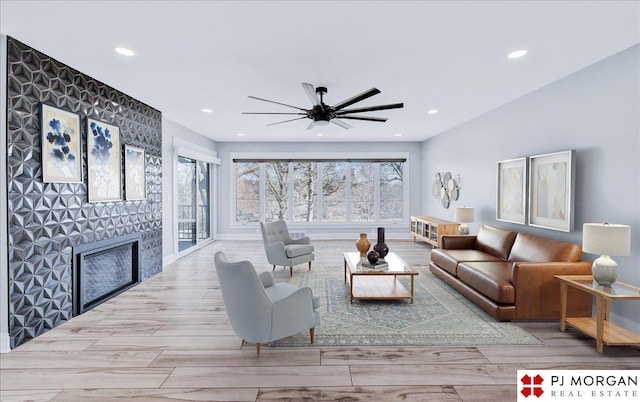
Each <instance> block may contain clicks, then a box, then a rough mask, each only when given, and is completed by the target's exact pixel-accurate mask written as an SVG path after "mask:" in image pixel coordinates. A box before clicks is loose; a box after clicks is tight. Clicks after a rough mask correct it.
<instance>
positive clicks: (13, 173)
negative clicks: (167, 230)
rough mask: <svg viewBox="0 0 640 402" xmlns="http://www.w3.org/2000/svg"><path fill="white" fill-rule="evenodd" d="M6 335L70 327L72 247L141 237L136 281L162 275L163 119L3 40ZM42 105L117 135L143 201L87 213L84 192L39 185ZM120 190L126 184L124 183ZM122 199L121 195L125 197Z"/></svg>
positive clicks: (72, 186)
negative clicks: (133, 151)
mask: <svg viewBox="0 0 640 402" xmlns="http://www.w3.org/2000/svg"><path fill="white" fill-rule="evenodd" d="M7 40H8V43H7V64H8V65H7V126H8V127H7V148H8V151H9V156H8V162H7V164H8V166H7V183H8V209H9V210H8V221H9V228H8V232H9V297H10V301H9V334H10V337H11V347H16V346H18V345H20V344H22V343H24V342H26V341H28V340H29V339H32V338H34V337H36V336H38V335H40V334H42V333H44V332H46V331H47V330H49V329H51V328H54V327H56V326H57V325H59V324H61V323H62V322H64V321H66V320H68V319H70V318H71V317H72V309H73V308H72V300H71V298H72V292H71V290H72V289H71V285H72V269H71V260H72V257H71V256H72V254H71V252H72V247H74V246H76V245H79V244H82V243H88V242H93V241H97V240H103V239H108V238H112V237H115V236H120V235H124V234H128V233H133V232H142V279H143V280H144V279H146V278H149V277H151V276H153V275H155V274H156V273H158V272H160V271H161V270H162V157H161V155H162V154H161V149H162V114H161V112H160V111H158V110H156V109H154V108H152V107H150V106H148V105H146V104H144V103H142V102H139V101H137V100H135V99H133V98H131V97H130V96H127V95H126V94H123V93H122V92H119V91H117V90H115V89H113V88H111V87H109V86H107V85H105V84H103V83H102V82H99V81H97V80H95V79H93V78H91V77H89V76H87V75H85V74H82V73H80V72H79V71H77V70H74V69H73V68H71V67H69V66H66V65H64V64H63V63H60V62H59V61H57V60H54V59H52V58H51V57H49V56H47V55H45V54H43V53H41V52H38V51H36V50H34V49H32V48H30V47H29V46H27V45H25V44H23V43H21V42H19V41H17V40H15V39H13V38H7ZM40 102H45V103H47V104H50V105H53V106H56V107H58V108H61V109H64V110H68V111H72V112H76V113H78V114H80V116H81V117H82V120H81V130H82V131H83V134H82V137H83V139H82V141H83V142H82V144H83V145H84V144H86V143H87V142H86V139H87V133H86V127H85V126H86V117H87V116H88V117H91V118H94V119H97V120H101V121H105V122H107V123H110V124H113V125H116V126H118V127H119V128H120V141H121V144H128V145H134V146H138V147H141V148H144V149H145V152H146V175H147V176H146V179H147V199H146V200H140V201H117V202H99V203H91V204H90V203H89V202H88V199H87V152H86V146H84V147H83V148H84V149H83V150H82V154H83V158H82V160H83V161H82V169H83V183H43V182H42V163H41V154H40V150H41V139H40V116H39V107H40ZM123 183H124V179H123ZM123 191H124V190H123Z"/></svg>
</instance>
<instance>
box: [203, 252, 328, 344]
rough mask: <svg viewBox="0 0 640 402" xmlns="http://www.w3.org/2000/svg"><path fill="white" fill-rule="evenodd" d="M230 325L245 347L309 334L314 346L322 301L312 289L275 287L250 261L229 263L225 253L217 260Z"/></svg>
mask: <svg viewBox="0 0 640 402" xmlns="http://www.w3.org/2000/svg"><path fill="white" fill-rule="evenodd" d="M214 261H215V265H216V274H217V275H218V282H219V283H220V290H221V292H222V299H223V301H224V306H225V309H226V310H227V316H228V317H229V323H230V324H231V328H232V329H233V331H234V332H235V333H236V334H237V335H238V336H239V337H241V338H242V344H243V345H244V343H245V342H251V343H255V344H256V352H257V353H258V356H260V345H261V344H264V343H267V342H273V341H276V340H278V339H282V338H286V337H288V336H291V335H295V334H297V333H300V332H303V331H306V330H309V335H310V336H311V343H313V336H314V330H315V326H316V325H318V324H319V323H320V313H319V312H318V311H316V309H317V308H318V307H319V305H320V298H319V297H317V296H313V293H312V291H311V288H308V287H304V288H299V287H297V286H294V285H292V284H290V283H276V284H274V283H273V277H272V276H271V273H270V272H262V273H260V275H258V273H257V272H256V270H255V268H254V267H253V265H252V264H251V262H249V261H239V262H228V261H227V260H226V257H225V255H224V253H223V252H222V251H218V252H217V253H216V255H215V257H214Z"/></svg>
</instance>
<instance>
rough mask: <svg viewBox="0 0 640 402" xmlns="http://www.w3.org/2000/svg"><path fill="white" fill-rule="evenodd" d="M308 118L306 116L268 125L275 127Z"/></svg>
mask: <svg viewBox="0 0 640 402" xmlns="http://www.w3.org/2000/svg"><path fill="white" fill-rule="evenodd" d="M306 118H307V116H305V117H297V118H295V119H289V120H284V121H278V122H275V123H271V124H267V126H273V125H275V124H282V123H288V122H290V121H294V120H302V119H306Z"/></svg>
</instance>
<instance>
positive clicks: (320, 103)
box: [242, 82, 404, 130]
mask: <svg viewBox="0 0 640 402" xmlns="http://www.w3.org/2000/svg"><path fill="white" fill-rule="evenodd" d="M302 87H303V88H304V90H305V92H306V93H307V96H308V97H309V100H310V101H311V104H312V108H311V109H304V108H301V107H298V106H293V105H288V104H286V103H281V102H276V101H272V100H268V99H264V98H258V97H256V96H249V98H251V99H255V100H259V101H263V102H269V103H275V104H276V105H281V106H286V107H289V108H293V109H297V110H298V112H295V113H294V112H290V113H273V112H243V113H242V114H274V115H275V114H277V115H294V116H302V117H295V118H293V119H288V120H283V121H278V122H275V123H271V124H267V126H273V125H275V124H281V123H288V122H290V121H295V120H302V119H311V123H310V124H309V126H308V127H307V130H310V129H311V128H313V127H314V126H316V125H317V126H326V125H328V124H329V123H333V124H335V125H337V126H340V127H342V128H344V129H349V128H351V125H349V124H347V123H345V122H344V121H342V120H343V119H350V120H365V121H375V122H381V123H383V122H385V121H387V119H386V118H384V117H373V116H357V115H356V116H353V115H352V114H353V113H362V112H375V111H378V110H387V109H399V108H402V107H404V104H403V103H391V104H387V105H377V106H365V107H360V108H353V109H345V108H346V107H348V106H351V105H353V104H354V103H357V102H360V101H363V100H365V99H367V98H370V97H372V96H373V95H377V94H379V93H380V90H379V89H378V88H371V89H369V90H367V91H364V92H362V93H359V94H357V95H355V96H352V97H351V98H349V99H345V100H343V101H342V102H339V103H336V104H335V105H333V106H329V105H327V104H326V103H324V95H325V94H326V93H327V88H326V87H317V88H314V87H313V85H311V84H309V83H306V82H303V83H302Z"/></svg>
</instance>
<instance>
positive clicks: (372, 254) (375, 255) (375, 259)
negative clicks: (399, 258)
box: [367, 250, 380, 264]
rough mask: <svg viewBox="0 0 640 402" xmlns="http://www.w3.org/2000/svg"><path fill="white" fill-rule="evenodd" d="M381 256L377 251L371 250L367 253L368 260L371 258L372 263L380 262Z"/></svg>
mask: <svg viewBox="0 0 640 402" xmlns="http://www.w3.org/2000/svg"><path fill="white" fill-rule="evenodd" d="M379 258H380V256H379V255H378V253H377V252H376V251H373V250H371V251H369V252H368V253H367V260H369V262H370V263H371V264H375V263H376V262H378V259H379Z"/></svg>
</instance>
